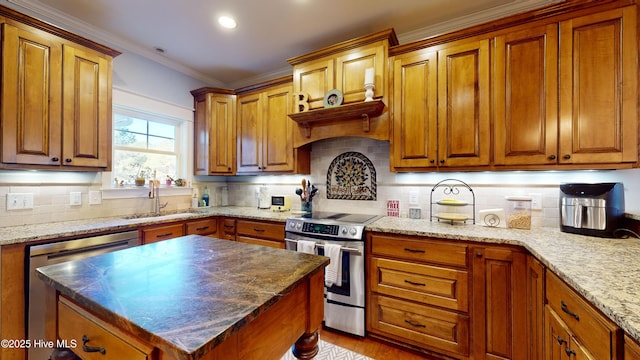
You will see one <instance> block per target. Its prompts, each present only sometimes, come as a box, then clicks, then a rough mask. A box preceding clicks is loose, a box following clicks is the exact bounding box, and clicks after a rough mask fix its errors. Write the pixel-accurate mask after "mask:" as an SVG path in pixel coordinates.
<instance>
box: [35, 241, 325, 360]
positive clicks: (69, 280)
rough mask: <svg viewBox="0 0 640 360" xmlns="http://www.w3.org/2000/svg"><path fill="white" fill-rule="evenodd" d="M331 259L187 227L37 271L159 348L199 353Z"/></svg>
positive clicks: (92, 309)
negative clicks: (190, 231) (185, 232)
mask: <svg viewBox="0 0 640 360" xmlns="http://www.w3.org/2000/svg"><path fill="white" fill-rule="evenodd" d="M328 262H329V258H327V257H323V256H317V255H309V254H302V253H297V252H294V251H286V250H281V249H274V248H270V247H265V246H258V245H251V244H244V243H238V242H234V241H227V240H219V239H212V238H208V237H203V236H198V235H189V236H184V237H181V238H176V239H172V240H166V241H162V242H158V243H154V244H149V245H144V246H138V247H134V248H129V249H125V250H121V251H117V252H112V253H108V254H104V255H99V256H95V257H91V258H86V259H83V260H78V261H73V262H69V263H63V264H57V265H50V266H46V267H42V268H39V269H38V272H39V274H38V276H39V277H40V278H41V279H43V280H44V281H45V282H47V283H48V284H49V285H51V286H53V287H54V288H55V289H57V290H58V291H60V293H61V294H63V295H65V296H67V297H69V298H71V299H73V300H75V301H76V302H77V303H79V304H80V305H81V306H83V307H84V308H86V309H87V310H89V311H90V312H92V313H94V314H95V315H97V316H98V317H101V318H103V319H109V320H110V322H111V323H113V324H117V326H118V327H119V328H121V329H124V330H126V331H128V332H130V333H131V334H133V335H135V336H137V337H139V338H140V339H142V340H145V341H147V342H149V343H150V344H152V345H154V346H156V347H158V348H160V349H161V350H162V351H163V352H167V353H170V354H172V356H174V357H175V358H178V359H187V358H188V359H198V358H200V357H202V356H203V355H204V354H206V353H207V352H208V351H210V350H211V349H213V348H214V347H215V346H217V345H218V344H220V343H221V342H223V341H224V340H225V339H226V338H228V337H229V336H230V335H231V334H233V333H234V332H236V331H238V330H239V329H241V328H242V327H243V326H244V325H246V324H247V323H249V322H250V321H251V320H252V319H254V318H256V317H257V316H259V315H260V314H262V313H263V312H264V311H265V310H266V309H268V308H269V307H270V306H271V305H273V304H274V303H276V302H277V300H278V298H279V297H280V296H282V295H286V294H288V293H289V292H290V291H291V290H293V289H294V288H295V287H296V286H297V285H298V284H300V283H301V282H302V281H303V280H304V279H306V278H307V277H308V276H310V275H311V274H314V273H315V272H317V271H322V270H323V269H324V266H326V265H327V264H328ZM292 311H295V309H292Z"/></svg>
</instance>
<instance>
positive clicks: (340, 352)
mask: <svg viewBox="0 0 640 360" xmlns="http://www.w3.org/2000/svg"><path fill="white" fill-rule="evenodd" d="M318 347H319V348H320V349H319V350H318V355H316V356H315V357H314V358H313V359H314V360H373V359H372V358H370V357H367V356H364V355H360V354H358V353H354V352H353V351H350V350H347V349H345V348H341V347H340V346H337V345H333V344H330V343H328V342H326V341H322V340H320V341H318ZM280 360H297V359H296V357H295V356H293V354H292V353H291V350H289V351H287V353H286V354H285V355H284V356H283V357H282V358H281V359H280Z"/></svg>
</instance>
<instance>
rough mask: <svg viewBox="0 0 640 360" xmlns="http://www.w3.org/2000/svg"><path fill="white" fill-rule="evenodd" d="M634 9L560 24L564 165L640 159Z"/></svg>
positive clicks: (633, 7) (628, 8) (561, 134)
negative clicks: (639, 150)
mask: <svg viewBox="0 0 640 360" xmlns="http://www.w3.org/2000/svg"><path fill="white" fill-rule="evenodd" d="M637 54H638V44H637V28H636V7H635V6H630V7H626V8H621V9H616V10H611V11H606V12H602V13H598V14H593V15H588V16H584V17H580V18H575V19H572V20H568V21H564V22H561V23H560V89H561V91H560V153H559V155H560V159H559V162H560V163H561V164H579V163H622V162H636V161H637V156H638V146H637V141H638V131H637V122H638V120H637V102H638V96H637V91H638V90H637V86H638V68H637V62H636V58H637Z"/></svg>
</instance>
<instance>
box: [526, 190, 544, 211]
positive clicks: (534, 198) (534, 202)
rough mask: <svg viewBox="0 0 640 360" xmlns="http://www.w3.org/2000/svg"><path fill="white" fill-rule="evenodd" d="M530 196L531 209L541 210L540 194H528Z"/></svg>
mask: <svg viewBox="0 0 640 360" xmlns="http://www.w3.org/2000/svg"><path fill="white" fill-rule="evenodd" d="M529 196H530V197H531V209H532V210H542V194H529Z"/></svg>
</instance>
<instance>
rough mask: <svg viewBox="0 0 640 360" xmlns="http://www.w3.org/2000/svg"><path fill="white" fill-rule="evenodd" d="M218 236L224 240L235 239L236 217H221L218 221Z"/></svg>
mask: <svg viewBox="0 0 640 360" xmlns="http://www.w3.org/2000/svg"><path fill="white" fill-rule="evenodd" d="M218 232H219V233H220V238H221V239H225V240H232V241H235V240H236V219H234V218H221V219H220V221H219V229H218Z"/></svg>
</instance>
